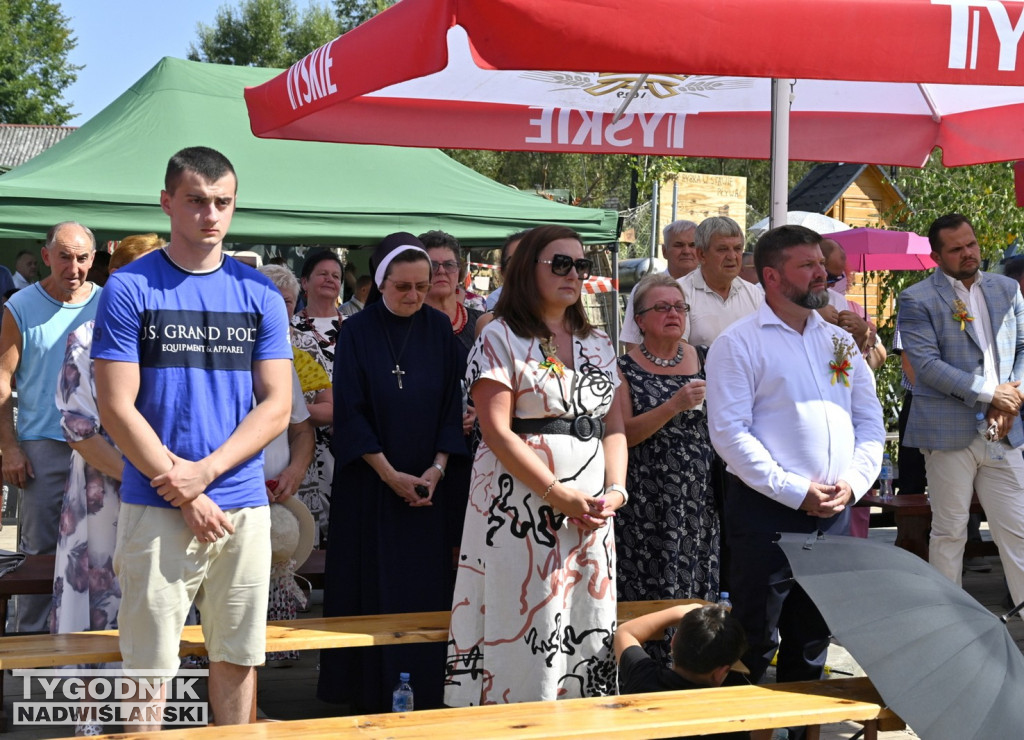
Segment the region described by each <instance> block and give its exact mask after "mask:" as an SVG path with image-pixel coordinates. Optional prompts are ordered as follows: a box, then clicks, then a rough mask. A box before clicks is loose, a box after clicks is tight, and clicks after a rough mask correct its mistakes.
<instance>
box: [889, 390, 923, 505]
mask: <svg viewBox="0 0 1024 740" xmlns="http://www.w3.org/2000/svg"><path fill="white" fill-rule="evenodd" d="M913 400H914V394H913V392H911V391H909V390H904V392H903V406H902V407H900V417H899V423H898V426H897V429H899V435H900V448H899V468H900V477H899V478H898V479H897V480H896V492H897V493H924V492H925V489H927V488H928V476H927V474H926V473H925V469H924V455H922V454H921V450H919V449H917V448H916V447H905V446H904V445H903V437H904V435H905V434H906V433H907V420H908V419H909V418H910V405H911V403H912V402H913Z"/></svg>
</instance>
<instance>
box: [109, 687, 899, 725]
mask: <svg viewBox="0 0 1024 740" xmlns="http://www.w3.org/2000/svg"><path fill="white" fill-rule="evenodd" d="M844 721H853V722H860V723H862V724H864V725H865V727H866V732H865V738H866V739H867V740H873V738H876V737H877V732H878V731H879V730H893V729H901V728H902V727H903V726H904V725H903V722H902V720H900V719H899V717H898V716H896V714H894V713H893V712H892V711H891V710H889V709H887V708H885V706H884V704H883V702H882V699H881V697H880V696H879V695H878V692H877V691H875V688H874V687H873V686H872V685H871V682H870V681H869V680H868V679H866V678H843V679H833V680H829V681H806V682H802V683H790V684H774V685H768V686H729V687H721V688H717V689H696V690H692V691H666V692H660V693H652V694H630V695H627V696H611V697H598V698H591V699H567V700H562V701H551V702H524V703H522V704H501V705H493V704H492V705H487V706H482V707H465V708H460V709H434V710H427V711H420V712H409V713H404V714H372V715H357V716H350V717H328V718H324V719H309V720H292V721H289V722H265V723H260V724H256V725H240V726H234V727H203V728H188V729H180V730H165V731H164V732H161V733H160V734H159V735H158V736H153V735H152V734H150V733H141V734H140V733H136V734H131V733H128V734H122V735H117V736H116V737H119V738H144V737H159V738H161V740H184V739H185V738H200V740H201V739H202V738H217V740H232V739H233V738H268V739H269V738H284V737H303V738H323V740H328V739H329V738H331V739H332V738H337V737H340V738H360V739H361V740H374V739H376V740H403V739H404V740H413V738H415V739H416V740H423V738H434V739H436V740H441V739H442V738H473V740H481V739H483V738H515V740H540V739H541V738H544V739H546V740H578V739H579V738H601V739H602V740H604V739H606V738H622V739H623V740H625V738H665V737H680V736H692V735H706V734H710V733H718V732H735V731H746V730H767V729H772V728H775V727H780V726H781V727H785V726H802V725H809V726H810V729H809V731H808V734H807V737H808V740H816V739H817V738H818V737H819V732H820V726H821V725H823V724H828V723H832V722H844Z"/></svg>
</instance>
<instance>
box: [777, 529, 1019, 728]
mask: <svg viewBox="0 0 1024 740" xmlns="http://www.w3.org/2000/svg"><path fill="white" fill-rule="evenodd" d="M779 547H781V548H782V550H783V552H785V554H786V557H787V558H788V559H789V563H790V566H792V569H793V575H794V577H795V578H796V581H797V583H799V584H800V585H801V586H802V587H803V589H804V590H805V591H806V592H807V594H808V595H809V596H810V597H811V599H812V600H813V601H814V603H815V604H816V605H817V606H818V609H819V610H820V611H821V613H822V616H824V618H825V621H826V622H827V623H828V625H829V628H830V629H831V630H832V634H833V635H834V636H835V637H836V639H838V640H839V642H841V643H842V645H843V647H845V648H846V649H847V650H849V651H850V654H851V655H853V657H854V659H855V660H856V661H857V662H858V663H859V664H860V666H861V667H862V668H863V669H864V671H865V672H866V673H867V674H868V676H869V677H870V678H871V682H872V683H873V684H874V685H875V688H877V689H878V692H879V693H880V694H881V695H882V698H883V699H885V701H886V702H887V704H888V706H889V707H890V708H891V709H893V710H894V711H895V712H896V713H897V714H899V715H900V717H902V718H903V719H904V721H906V722H907V724H909V725H910V726H911V727H912V728H913V729H914V731H915V732H917V733H918V734H919V735H920V736H921V737H922V738H925V740H947V739H948V740H969V739H970V738H978V739H979V740H980V739H981V738H985V739H986V740H995V739H996V738H1000V739H1002V738H1013V737H1020V736H1021V733H1022V732H1024V656H1022V655H1021V651H1020V649H1019V648H1018V647H1017V645H1016V644H1015V643H1014V641H1013V639H1012V638H1011V637H1010V634H1009V632H1008V631H1007V629H1006V626H1005V625H1004V624H1003V622H1002V621H1000V619H999V618H998V617H996V616H994V615H993V614H992V613H991V612H990V611H989V610H988V609H986V608H985V607H984V606H982V605H981V604H979V603H978V602H977V601H976V600H975V599H974V598H973V597H971V596H970V595H969V594H968V593H967V592H966V591H964V590H963V589H962V588H960V587H959V586H957V585H956V584H954V583H952V582H951V581H948V580H947V579H946V578H944V577H943V576H941V575H939V573H938V571H936V570H935V569H934V568H932V567H931V566H930V565H928V563H926V562H925V561H923V560H921V559H920V558H918V557H917V556H915V555H912V554H911V553H909V552H907V551H905V550H902V549H900V548H898V547H893V546H892V545H882V544H879V543H877V542H872V541H871V540H864V539H859V538H855V537H837V536H828V537H825V536H821V535H818V536H815V535H812V536H811V537H808V536H807V535H806V534H784V535H782V537H781V539H780V540H779Z"/></svg>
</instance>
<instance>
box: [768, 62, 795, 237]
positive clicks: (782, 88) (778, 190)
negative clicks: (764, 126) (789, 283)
mask: <svg viewBox="0 0 1024 740" xmlns="http://www.w3.org/2000/svg"><path fill="white" fill-rule="evenodd" d="M792 83H793V81H792V80H778V79H774V78H773V79H772V141H771V157H772V170H771V195H772V200H771V207H770V210H769V213H768V228H769V229H774V228H775V227H776V226H782V225H783V224H785V223H786V221H787V218H786V214H787V212H788V211H789V106H790V100H789V90H788V88H789V87H790V85H792Z"/></svg>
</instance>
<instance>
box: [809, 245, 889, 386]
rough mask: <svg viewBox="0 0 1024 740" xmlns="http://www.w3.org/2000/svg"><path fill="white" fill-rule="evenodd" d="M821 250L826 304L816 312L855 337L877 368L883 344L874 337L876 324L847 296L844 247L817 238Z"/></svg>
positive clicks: (875, 335)
mask: <svg viewBox="0 0 1024 740" xmlns="http://www.w3.org/2000/svg"><path fill="white" fill-rule="evenodd" d="M821 253H822V255H823V256H824V257H825V271H826V272H827V273H828V283H829V286H828V306H826V307H824V308H822V309H821V310H820V311H819V313H821V315H822V317H823V318H824V319H825V321H827V322H828V323H830V324H835V325H836V326H841V327H842V328H844V329H846V331H848V332H850V334H852V335H853V338H854V339H856V340H857V346H858V347H860V350H861V352H863V353H864V359H865V361H867V363H868V367H870V368H871V369H872V370H877V369H878V368H880V367H881V366H882V363H883V362H885V358H886V352H885V346H884V345H883V344H882V343H881V342H879V341H878V327H877V326H875V324H874V322H873V321H871V320H870V319H868V314H867V311H866V310H865V309H864V307H863V306H861V305H860V304H859V303H857V302H856V301H851V300H847V298H846V288H847V285H848V284H849V277H850V276H849V273H848V272H847V270H846V250H844V249H843V247H842V246H841V245H840V244H839V242H837V241H835V240H834V239H822V240H821Z"/></svg>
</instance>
